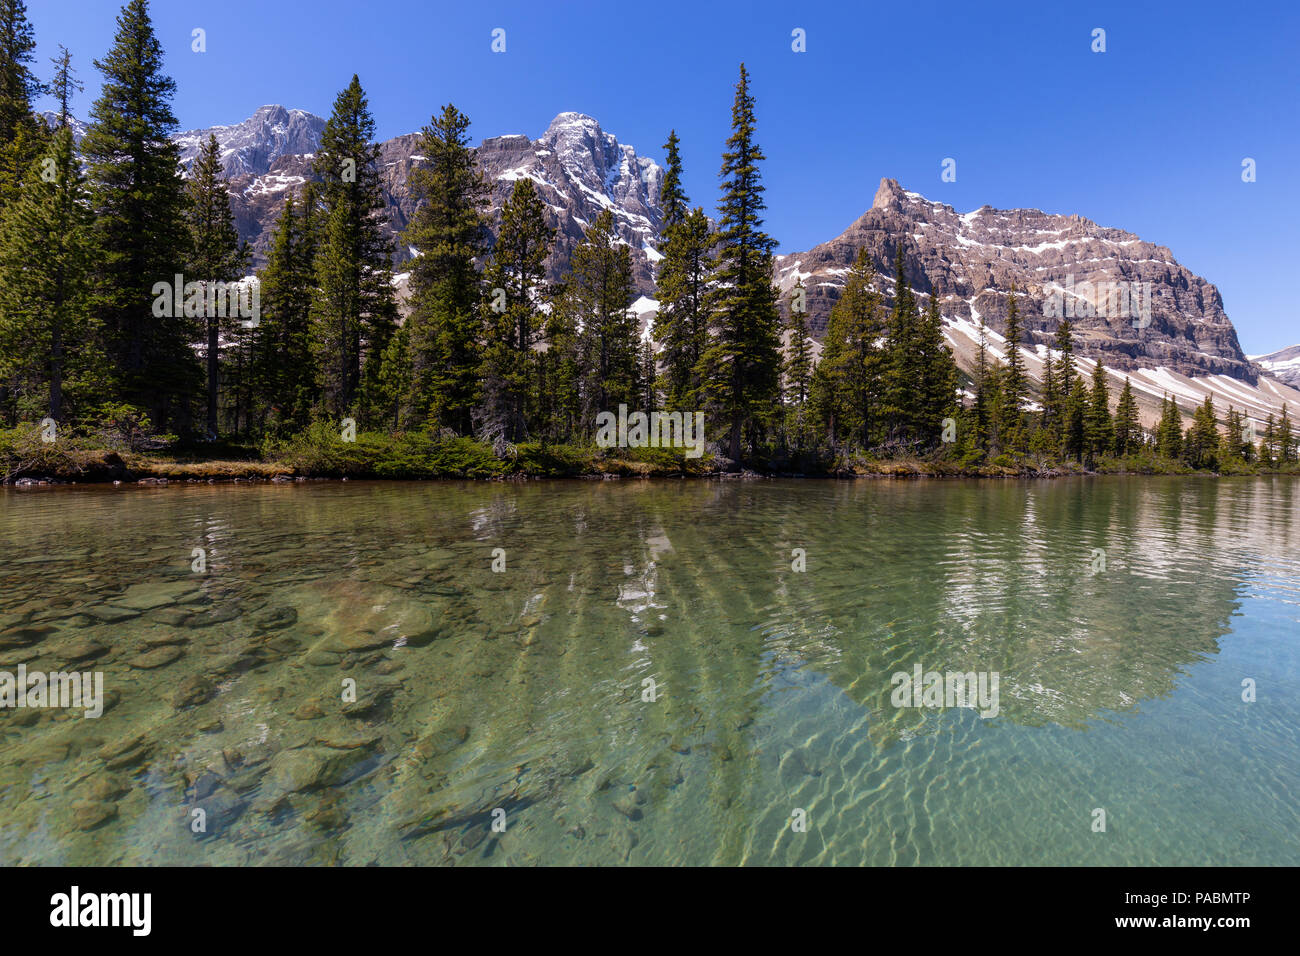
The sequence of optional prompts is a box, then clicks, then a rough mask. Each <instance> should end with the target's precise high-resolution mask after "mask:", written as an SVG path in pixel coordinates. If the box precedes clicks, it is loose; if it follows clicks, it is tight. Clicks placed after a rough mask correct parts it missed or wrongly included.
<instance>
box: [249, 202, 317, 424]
mask: <svg viewBox="0 0 1300 956" xmlns="http://www.w3.org/2000/svg"><path fill="white" fill-rule="evenodd" d="M309 192H310V190H309ZM313 206H314V201H313V199H312V197H311V196H310V195H308V196H306V197H304V198H303V200H302V201H300V202H296V201H295V200H294V197H293V194H292V193H290V194H289V196H288V197H286V198H285V202H284V209H283V210H282V211H281V213H280V218H279V220H278V221H277V223H276V228H275V232H274V234H273V235H272V237H271V247H270V249H269V250H268V251H267V263H266V267H265V268H264V269H263V270H262V272H261V273H260V275H259V278H260V280H261V283H262V285H261V299H262V315H261V321H260V322H259V324H258V326H257V328H256V329H255V330H254V334H253V341H252V345H251V349H252V365H253V368H252V381H253V382H254V383H255V385H254V388H255V394H254V398H253V402H252V405H253V414H254V415H255V417H256V420H257V423H258V428H259V429H268V428H269V429H270V430H272V431H273V432H293V431H299V430H301V429H302V428H305V427H306V425H307V424H308V422H310V420H311V410H312V405H313V403H314V402H315V399H316V394H317V387H316V382H317V370H316V366H315V359H314V357H313V354H312V348H311V306H312V300H313V299H314V297H315V293H314V285H315V281H316V270H315V262H316V237H315V230H314V229H313V228H312V223H311V219H310V217H311V213H312V208H313Z"/></svg>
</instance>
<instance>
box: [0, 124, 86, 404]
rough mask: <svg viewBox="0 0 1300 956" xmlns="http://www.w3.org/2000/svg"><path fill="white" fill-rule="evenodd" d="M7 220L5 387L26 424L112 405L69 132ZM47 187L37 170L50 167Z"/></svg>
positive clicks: (3, 241) (0, 308) (1, 252)
mask: <svg viewBox="0 0 1300 956" xmlns="http://www.w3.org/2000/svg"><path fill="white" fill-rule="evenodd" d="M51 150H52V152H51V155H50V156H49V157H39V158H38V159H37V160H36V162H35V163H34V168H33V170H32V174H31V176H29V177H28V179H27V184H26V185H25V186H24V187H23V190H22V192H21V193H20V194H19V196H18V198H17V200H16V201H14V202H13V203H11V204H10V205H9V206H8V207H7V208H6V209H5V212H4V216H3V220H2V221H0V383H4V384H5V385H6V388H7V391H8V392H9V393H10V402H11V403H13V404H14V405H16V406H17V408H16V409H15V411H16V412H17V413H18V415H19V417H22V418H42V417H45V416H46V415H48V416H49V417H50V418H53V419H54V420H55V421H57V422H63V421H65V420H66V419H68V418H69V417H71V416H70V413H72V414H77V413H83V412H85V411H87V410H88V408H89V406H91V405H93V404H96V403H97V402H102V401H103V400H104V398H105V395H104V391H105V383H106V372H107V370H106V366H105V361H104V358H103V355H102V352H101V349H100V343H99V340H98V333H99V326H98V322H97V321H96V320H95V318H94V315H93V313H92V311H91V308H90V288H91V287H90V270H91V261H92V256H93V254H94V245H93V239H92V223H91V216H90V208H89V202H88V193H87V191H86V185H85V181H84V179H83V177H82V174H81V167H80V164H79V163H78V162H77V158H76V154H75V152H74V150H73V142H72V132H71V130H69V129H67V128H66V127H65V128H63V129H60V130H59V131H58V133H57V134H56V135H55V136H54V139H53V143H52V145H51ZM46 158H48V159H51V160H53V167H52V168H53V173H54V178H53V180H52V181H46V179H45V177H43V176H42V175H40V173H39V172H37V170H38V169H41V170H43V169H46V168H49V167H48V165H47V164H46V163H45V161H44V160H45V159H46Z"/></svg>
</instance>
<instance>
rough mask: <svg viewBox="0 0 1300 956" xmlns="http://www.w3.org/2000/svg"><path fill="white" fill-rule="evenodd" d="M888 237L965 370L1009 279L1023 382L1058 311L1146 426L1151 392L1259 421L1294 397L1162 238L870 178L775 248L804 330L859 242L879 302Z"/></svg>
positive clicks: (1087, 364) (1035, 366)
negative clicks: (794, 247) (861, 197)
mask: <svg viewBox="0 0 1300 956" xmlns="http://www.w3.org/2000/svg"><path fill="white" fill-rule="evenodd" d="M900 241H901V242H902V243H903V247H904V250H905V251H906V256H907V263H908V272H907V281H908V284H909V285H910V286H911V287H912V289H913V290H914V291H915V292H917V293H919V294H920V297H921V298H920V301H921V304H922V305H923V306H924V305H927V304H928V299H929V296H931V295H938V296H939V303H940V305H939V309H940V313H941V314H942V316H943V318H944V337H945V339H946V341H947V342H948V344H949V346H950V347H951V348H952V349H953V352H954V354H955V356H956V358H957V361H958V364H959V365H960V366H961V367H962V369H963V370H965V371H966V372H967V373H970V372H971V371H972V370H973V369H974V367H975V364H976V356H977V354H978V349H979V343H980V339H981V337H982V338H983V339H984V341H985V343H986V345H987V348H988V351H989V354H990V356H992V357H994V358H996V359H999V360H1002V359H1005V349H1006V346H1007V343H1006V339H1005V338H1004V334H1005V333H1006V320H1007V303H1008V301H1009V297H1010V292H1011V289H1012V285H1013V284H1014V287H1015V290H1016V296H1017V300H1018V304H1019V313H1020V318H1021V325H1022V327H1023V335H1022V341H1021V354H1022V358H1023V359H1024V365H1025V369H1026V371H1027V372H1028V374H1029V376H1030V378H1031V379H1035V380H1041V377H1042V372H1043V367H1044V362H1043V359H1044V358H1045V357H1046V355H1047V354H1048V350H1049V348H1050V346H1051V343H1052V341H1053V335H1054V333H1055V331H1056V329H1057V327H1058V326H1059V325H1060V322H1061V319H1062V317H1063V316H1065V317H1068V318H1069V319H1070V321H1071V323H1072V325H1073V327H1074V330H1075V343H1076V355H1077V356H1078V360H1077V368H1078V370H1079V372H1080V373H1082V374H1083V375H1085V376H1090V375H1091V374H1092V370H1093V368H1094V367H1095V366H1096V363H1097V362H1098V361H1101V362H1102V363H1103V364H1104V365H1105V366H1106V368H1107V370H1108V372H1109V377H1110V384H1111V389H1112V394H1116V393H1117V392H1118V390H1119V389H1120V388H1122V387H1123V383H1124V380H1125V379H1126V378H1127V379H1129V380H1131V382H1132V384H1133V388H1134V392H1135V396H1136V398H1137V402H1138V406H1139V412H1140V415H1141V417H1142V419H1143V421H1144V423H1145V424H1147V425H1152V424H1154V422H1155V420H1156V419H1157V418H1158V415H1159V410H1160V402H1161V401H1162V399H1163V398H1164V396H1165V395H1169V396H1170V397H1172V398H1173V399H1174V400H1175V401H1176V402H1177V403H1178V405H1179V406H1180V407H1181V408H1182V409H1184V411H1188V412H1190V411H1191V410H1192V409H1193V408H1194V407H1195V406H1196V405H1199V404H1200V403H1201V402H1203V401H1204V400H1205V398H1206V396H1207V395H1208V396H1212V397H1213V398H1214V402H1215V405H1216V407H1217V408H1218V409H1219V410H1220V411H1226V409H1227V408H1228V406H1229V405H1232V406H1234V407H1236V408H1238V409H1242V410H1244V411H1245V412H1246V413H1247V414H1248V415H1250V416H1252V417H1255V418H1257V419H1258V420H1260V421H1261V422H1262V421H1263V419H1264V417H1265V416H1266V415H1267V414H1269V413H1270V412H1276V411H1277V410H1278V409H1280V407H1281V404H1282V403H1283V402H1287V403H1290V404H1291V405H1292V406H1294V405H1296V403H1297V401H1300V391H1298V390H1297V389H1295V388H1292V387H1289V386H1288V385H1287V384H1286V383H1285V382H1283V381H1279V380H1277V379H1276V378H1273V377H1271V375H1270V374H1269V373H1270V372H1271V369H1270V367H1269V366H1266V365H1263V363H1260V364H1256V363H1254V362H1252V360H1251V359H1249V358H1247V356H1246V355H1244V354H1243V353H1242V351H1241V346H1240V344H1239V343H1238V341H1237V333H1236V330H1235V329H1234V328H1233V326H1232V322H1231V321H1230V320H1229V319H1228V316H1227V315H1226V314H1225V313H1224V310H1223V301H1222V299H1221V297H1220V296H1219V291H1218V290H1217V289H1216V288H1215V287H1214V286H1213V285H1211V284H1210V283H1209V282H1207V281H1205V280H1204V279H1202V278H1201V277H1199V276H1197V275H1195V274H1193V273H1192V272H1191V271H1190V270H1188V269H1187V268H1185V267H1184V266H1182V265H1179V263H1178V262H1177V261H1175V260H1174V258H1173V255H1172V254H1171V253H1170V251H1169V250H1168V249H1167V248H1165V247H1164V246H1158V245H1155V244H1154V243H1150V242H1145V241H1143V240H1142V239H1141V238H1140V237H1138V236H1136V235H1133V234H1132V233H1129V232H1124V231H1123V230H1119V229H1110V228H1106V227H1103V226H1099V225H1097V224H1096V223H1094V222H1092V221H1090V220H1088V219H1084V218H1083V217H1081V216H1062V215H1053V214H1049V213H1044V212H1041V211H1039V210H1037V209H1010V210H1000V209H994V208H992V207H991V206H982V207H980V208H979V209H976V210H974V211H973V212H968V213H964V214H962V213H957V212H956V211H955V210H954V209H953V208H952V207H951V206H948V205H945V204H943V203H939V202H933V201H931V200H928V199H926V198H924V197H923V196H921V195H920V194H919V193H914V192H909V191H907V190H905V189H903V188H902V187H901V186H899V184H898V183H897V182H896V181H894V180H892V179H883V180H881V183H880V188H879V189H878V190H877V192H876V196H875V200H874V201H873V202H872V205H871V208H870V209H868V210H867V211H866V212H865V213H863V214H862V216H860V217H859V218H858V219H857V221H856V222H854V223H853V224H852V225H851V226H849V228H848V229H847V230H845V231H844V232H843V233H842V234H841V235H839V236H837V237H836V238H835V239H832V240H831V241H829V242H826V243H823V244H821V245H819V246H816V247H814V248H813V249H810V250H809V251H808V252H799V253H792V254H789V255H782V256H778V257H777V263H776V279H777V284H778V285H779V286H780V287H781V289H782V290H783V291H784V292H786V293H788V292H789V291H790V290H791V289H792V288H793V287H794V286H795V284H796V282H797V281H802V283H803V285H804V288H805V290H806V296H807V305H808V312H809V319H810V321H809V325H810V327H811V328H812V329H813V330H814V334H815V335H817V336H820V335H821V334H822V333H823V332H824V331H825V326H826V320H827V317H828V316H829V314H830V310H831V307H832V306H833V305H834V303H835V301H836V300H837V299H838V298H839V294H840V291H841V290H842V289H843V287H844V282H845V277H846V276H847V274H848V272H849V268H850V266H851V265H852V264H853V262H854V260H855V259H856V257H857V254H858V250H859V249H862V248H865V249H866V250H867V253H868V256H869V257H870V261H871V264H872V267H873V268H874V270H875V272H876V285H877V288H879V289H880V290H881V292H882V293H883V294H884V296H885V298H886V300H887V301H888V300H891V299H892V296H893V284H894V279H893V271H894V250H895V247H896V244H897V243H898V242H900ZM1053 354H1054V355H1058V353H1053ZM1265 358H1270V359H1273V358H1275V359H1276V361H1277V363H1278V365H1277V366H1274V367H1281V366H1282V365H1283V364H1284V363H1285V362H1286V361H1287V360H1288V359H1287V356H1286V355H1284V354H1283V353H1277V356H1275V357H1265ZM1296 365H1297V366H1298V367H1300V362H1297V363H1296ZM1291 384H1293V385H1300V382H1297V381H1295V380H1292V382H1291Z"/></svg>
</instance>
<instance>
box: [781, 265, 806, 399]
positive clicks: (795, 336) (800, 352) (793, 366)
mask: <svg viewBox="0 0 1300 956" xmlns="http://www.w3.org/2000/svg"><path fill="white" fill-rule="evenodd" d="M802 289H803V283H802V282H797V283H795V289H794V290H792V291H791V293H790V318H789V323H788V325H787V328H788V330H789V333H790V341H789V346H788V347H787V349H786V356H787V357H786V361H785V395H786V399H787V400H788V401H790V402H792V403H793V404H794V405H795V406H801V405H803V404H804V403H805V402H807V401H808V387H809V385H810V383H811V380H812V337H811V336H810V335H809V334H808V311H807V309H805V308H804V307H803V301H804V300H803V297H802V295H801V294H800V292H801V290H802Z"/></svg>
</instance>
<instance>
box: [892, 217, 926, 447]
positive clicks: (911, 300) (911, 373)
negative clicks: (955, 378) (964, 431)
mask: <svg viewBox="0 0 1300 956" xmlns="http://www.w3.org/2000/svg"><path fill="white" fill-rule="evenodd" d="M919 324H920V319H919V316H918V315H917V310H916V298H915V296H913V294H912V286H911V282H910V281H909V279H908V278H907V260H906V257H905V255H904V253H903V244H902V242H899V243H898V245H897V246H895V247H894V307H893V308H892V309H891V310H890V312H889V324H888V328H887V332H886V336H887V337H886V342H885V374H884V408H883V409H882V414H883V417H884V424H885V428H886V431H887V433H888V434H887V437H888V438H892V439H895V440H900V441H911V440H914V439H915V438H917V437H918V432H919V431H920V430H921V425H922V421H921V418H922V416H921V414H920V409H919V404H918V386H919V385H920V384H921V379H922V375H923V365H924V358H923V356H922V354H921V351H920V348H919V342H918V328H919ZM926 424H927V425H928V424H932V423H926Z"/></svg>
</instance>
